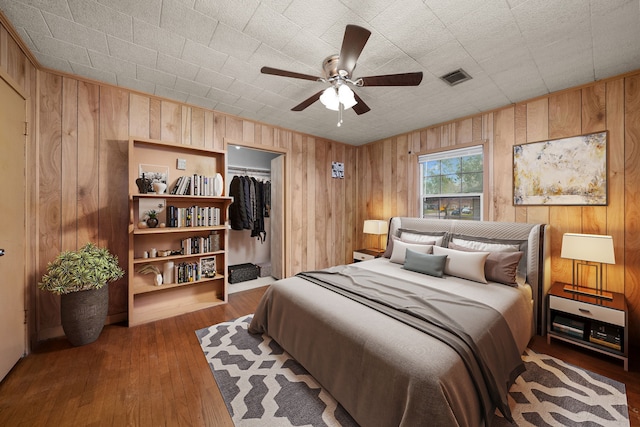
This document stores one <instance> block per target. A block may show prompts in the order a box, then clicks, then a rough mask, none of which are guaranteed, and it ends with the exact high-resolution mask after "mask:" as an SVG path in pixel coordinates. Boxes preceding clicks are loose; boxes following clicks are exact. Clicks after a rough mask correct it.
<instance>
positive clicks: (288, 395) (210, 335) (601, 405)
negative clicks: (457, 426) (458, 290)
mask: <svg viewBox="0 0 640 427" xmlns="http://www.w3.org/2000/svg"><path fill="white" fill-rule="evenodd" d="M251 317H252V316H251V315H249V316H245V317H241V318H239V319H236V320H233V321H230V322H225V323H219V324H217V325H213V326H211V327H208V328H204V329H200V330H198V331H196V335H197V336H198V339H199V340H200V345H201V347H202V351H203V352H204V355H205V357H206V359H207V361H208V362H209V367H210V368H211V372H212V373H213V376H214V378H215V380H216V382H217V383H218V387H219V388H220V391H221V393H222V396H223V398H224V400H225V403H226V405H227V409H228V410H229V414H230V415H231V418H232V419H233V422H234V423H235V425H236V426H238V427H252V426H266V425H268V426H300V425H308V426H314V427H316V426H318V427H320V426H357V424H356V422H355V421H354V420H353V419H352V418H351V417H350V416H349V414H348V413H347V412H346V411H345V410H344V409H343V408H342V406H340V405H339V404H338V403H337V402H336V401H335V400H334V399H333V397H331V395H329V394H328V393H327V392H326V391H325V390H324V389H322V387H321V386H320V385H319V384H318V383H317V382H316V381H315V379H314V378H313V377H312V376H311V375H309V373H308V372H307V371H305V369H304V368H303V367H302V366H300V364H298V363H297V362H296V361H295V360H294V359H293V358H292V357H291V356H289V355H288V354H287V353H286V352H285V351H284V350H282V348H281V347H280V346H279V345H278V344H277V343H276V342H275V341H273V340H272V339H271V338H270V337H268V336H267V335H262V336H256V335H251V334H249V333H248V332H247V326H248V325H249V322H250V321H251ZM522 359H523V360H524V362H525V365H526V368H527V370H526V372H525V373H523V374H522V375H521V376H520V377H518V379H517V380H516V383H515V384H514V385H513V386H512V387H511V390H509V395H510V406H511V411H512V414H513V417H514V419H515V421H516V424H517V425H518V426H559V425H563V426H578V425H580V426H594V427H595V426H628V425H629V419H628V409H627V396H626V392H625V386H624V384H622V383H619V382H617V381H613V380H611V379H609V378H606V377H603V376H600V375H597V374H595V373H593V372H589V371H586V370H584V369H581V368H578V367H575V366H572V365H569V364H567V363H564V362H563V361H561V360H559V359H555V358H553V357H551V356H547V355H544V354H538V353H535V352H533V351H532V350H530V349H527V351H526V352H525V354H524V355H523V356H522ZM493 425H494V426H499V427H502V426H510V425H512V424H510V423H509V422H508V421H506V420H504V419H502V418H501V417H500V416H499V415H496V416H495V417H494V420H493Z"/></svg>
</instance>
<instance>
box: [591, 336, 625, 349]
mask: <svg viewBox="0 0 640 427" xmlns="http://www.w3.org/2000/svg"><path fill="white" fill-rule="evenodd" d="M589 342H592V343H593V344H598V345H601V346H604V347H608V348H612V349H614V350H618V351H622V344H620V343H615V342H610V341H607V340H603V339H600V338H598V337H594V336H593V335H591V336H589Z"/></svg>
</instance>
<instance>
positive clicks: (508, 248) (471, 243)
mask: <svg viewBox="0 0 640 427" xmlns="http://www.w3.org/2000/svg"><path fill="white" fill-rule="evenodd" d="M451 241H452V242H453V243H455V244H456V245H458V246H463V247H465V248H469V249H475V250H476V251H483V252H518V251H519V250H520V245H517V244H516V245H510V244H508V243H490V242H478V241H475V240H463V239H457V238H455V237H454V238H453V239H451Z"/></svg>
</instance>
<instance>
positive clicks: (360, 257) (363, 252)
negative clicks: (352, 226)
mask: <svg viewBox="0 0 640 427" xmlns="http://www.w3.org/2000/svg"><path fill="white" fill-rule="evenodd" d="M382 254H384V251H382V252H381V251H376V250H375V249H357V250H355V251H353V262H360V261H368V260H370V259H374V258H379V257H381V256H382Z"/></svg>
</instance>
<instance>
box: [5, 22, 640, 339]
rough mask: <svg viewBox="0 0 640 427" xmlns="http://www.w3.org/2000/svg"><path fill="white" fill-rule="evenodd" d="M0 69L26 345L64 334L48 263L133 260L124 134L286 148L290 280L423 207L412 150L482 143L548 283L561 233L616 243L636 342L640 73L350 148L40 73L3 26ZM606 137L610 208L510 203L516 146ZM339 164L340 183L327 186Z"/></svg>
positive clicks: (507, 213)
mask: <svg viewBox="0 0 640 427" xmlns="http://www.w3.org/2000/svg"><path fill="white" fill-rule="evenodd" d="M0 68H1V69H2V70H3V71H4V72H5V73H6V74H8V75H9V76H10V77H11V78H12V79H13V80H14V82H15V84H16V85H18V86H20V88H21V89H22V90H23V91H25V92H26V93H27V94H29V95H30V100H29V105H30V111H29V112H28V117H29V118H30V120H29V134H30V136H29V137H28V146H27V176H28V182H29V188H28V191H29V194H28V212H29V218H27V228H28V232H29V235H30V236H31V239H30V241H29V242H28V248H29V251H28V252H29V253H28V260H27V263H28V280H29V286H30V289H29V292H28V295H29V298H30V299H29V301H28V308H29V313H30V321H29V324H30V332H31V334H30V335H31V338H32V340H36V339H42V338H46V337H49V336H53V335H58V334H60V333H61V330H60V328H59V314H58V311H59V310H58V308H59V299H58V298H57V297H55V296H54V295H51V294H49V293H45V292H42V291H38V290H36V284H37V281H38V280H39V279H40V277H41V275H42V273H43V272H44V269H45V267H46V263H47V262H48V261H49V260H51V259H52V258H53V257H54V256H55V255H56V254H57V253H58V252H59V251H61V250H63V249H72V248H75V247H77V246H79V245H82V244H83V243H84V242H85V241H87V240H92V241H96V242H98V243H99V244H101V245H105V246H108V247H109V248H110V249H111V250H112V251H114V252H115V253H116V254H117V255H118V256H119V258H120V260H121V264H122V265H123V266H124V265H125V264H126V256H127V247H126V245H127V235H126V228H127V182H126V176H127V171H126V162H127V153H126V146H127V144H126V143H127V140H128V137H129V135H132V136H140V137H146V138H154V139H160V140H163V141H168V142H174V143H180V144H193V145H202V146H206V147H213V148H224V143H225V140H230V141H234V142H244V143H247V144H253V145H256V146H264V147H265V149H268V148H269V147H278V148H280V149H285V150H286V151H287V159H286V161H287V162H289V166H290V167H289V171H290V176H288V177H287V184H286V186H287V187H286V191H287V193H288V200H289V202H290V207H289V212H290V213H291V215H290V216H289V217H288V218H286V221H287V223H288V225H287V230H288V235H287V237H286V240H287V252H286V258H287V271H286V274H287V275H291V274H295V273H297V272H299V271H303V270H308V269H314V268H322V267H326V266H329V265H333V264H338V263H343V262H348V261H349V260H350V259H351V257H352V254H351V252H352V250H353V249H357V248H360V247H367V246H372V245H374V244H375V242H372V241H367V240H366V239H365V237H364V235H363V233H362V224H363V221H364V220H365V219H386V218H389V217H391V216H394V215H415V214H416V213H417V212H418V191H419V188H418V181H417V178H416V177H417V174H418V170H417V155H418V154H419V153H423V152H425V151H427V150H430V149H436V148H441V147H448V146H455V145H460V144H466V143H469V142H476V141H487V143H488V144H489V153H490V162H489V166H488V167H489V173H488V177H487V178H488V180H489V186H488V187H489V190H488V194H487V199H486V200H487V203H489V209H488V215H487V216H488V217H487V218H486V219H488V220H495V221H519V222H543V223H548V224H550V225H551V243H552V248H551V254H552V263H551V269H552V271H551V275H552V280H560V281H568V280H570V265H569V263H568V261H567V260H563V259H561V258H560V257H559V251H560V241H561V236H562V233H564V232H568V231H572V232H585V233H603V234H604V233H606V234H610V235H613V237H614V243H615V250H616V261H617V263H616V265H615V266H608V267H607V276H606V284H607V286H608V288H609V289H611V290H615V291H619V292H624V293H625V294H626V297H627V302H628V304H629V306H630V321H631V325H632V326H631V336H632V339H633V340H634V341H635V342H638V341H639V340H640V237H639V236H640V230H639V228H640V221H639V216H640V214H639V212H640V198H639V197H638V185H639V184H640V166H639V165H640V73H637V74H630V75H626V76H623V77H620V78H615V79H609V80H606V81H601V82H597V83H594V84H592V85H587V86H584V87H580V88H575V89H572V90H565V91H562V92H559V93H555V94H551V95H549V96H545V97H541V98H537V99H533V100H530V101H526V102H522V103H518V104H516V105H512V106H508V107H505V108H503V109H498V110H495V111H491V112H487V113H483V114H479V115H477V116H473V117H468V118H463V119H459V120H454V121H452V122H449V123H445V124H441V125H438V126H432V127H429V128H425V129H421V130H417V131H414V132H410V133H407V134H402V135H397V136H395V137H392V138H388V139H385V140H382V141H377V142H373V143H371V144H368V145H364V146H361V147H353V146H349V145H345V144H341V143H337V142H333V141H327V140H324V139H320V138H315V137H312V136H309V135H305V134H300V133H297V132H293V131H289V130H286V129H281V128H277V127H272V126H269V125H265V124H262V123H257V122H253V121H250V120H243V119H241V118H238V117H234V116H230V115H226V114H222V113H218V112H215V111H210V110H204V109H200V108H196V107H192V106H189V105H185V104H180V103H176V102H170V101H167V100H163V99H159V98H156V97H153V96H147V95H144V94H140V93H136V92H131V91H127V90H124V89H120V88H115V87H112V86H108V85H100V84H97V83H95V82H89V81H85V80H82V79H76V78H73V77H69V76H60V75H57V74H54V73H50V72H39V71H38V70H37V69H36V67H35V66H34V64H33V63H32V62H30V61H29V56H28V55H26V54H25V53H24V52H23V51H22V50H21V48H20V46H19V45H18V43H16V41H15V39H14V37H13V36H12V34H11V33H10V32H9V31H7V29H6V28H5V27H3V26H2V25H0ZM605 129H606V130H608V131H609V205H608V206H606V207H514V206H513V203H512V183H511V161H512V155H511V150H512V146H513V145H514V144H520V143H525V142H532V141H539V140H543V139H546V138H560V137H564V136H571V135H577V134H582V133H588V132H595V131H600V130H605ZM332 161H339V162H343V163H344V164H345V179H341V180H339V179H332V178H331V177H330V167H331V162H332ZM125 286H126V283H124V281H120V282H118V283H115V284H114V285H113V286H111V289H110V296H111V303H110V309H109V313H110V315H111V316H112V319H114V320H117V319H118V318H122V316H123V314H124V313H125V312H126V294H127V293H126V289H125Z"/></svg>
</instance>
